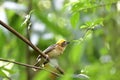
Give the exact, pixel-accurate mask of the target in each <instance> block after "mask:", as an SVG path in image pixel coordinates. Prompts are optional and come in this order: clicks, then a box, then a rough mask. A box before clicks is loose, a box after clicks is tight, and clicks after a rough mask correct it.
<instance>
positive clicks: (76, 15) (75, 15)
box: [70, 12, 80, 28]
mask: <svg viewBox="0 0 120 80" xmlns="http://www.w3.org/2000/svg"><path fill="white" fill-rule="evenodd" d="M79 17H80V13H79V12H75V13H73V14H72V16H71V19H70V21H71V25H72V27H73V28H75V27H76V26H77V23H78V21H79Z"/></svg>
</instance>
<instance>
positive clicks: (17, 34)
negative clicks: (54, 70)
mask: <svg viewBox="0 0 120 80" xmlns="http://www.w3.org/2000/svg"><path fill="white" fill-rule="evenodd" d="M0 24H1V25H2V26H3V27H5V28H6V29H8V30H9V31H10V32H12V33H13V34H14V35H16V36H17V37H18V38H20V39H21V40H22V41H24V42H25V43H26V44H27V45H29V46H30V47H32V48H33V49H34V50H35V51H37V52H38V53H39V54H40V55H41V56H43V57H44V58H47V59H48V60H49V58H48V57H46V56H45V55H44V54H43V53H42V51H41V50H40V49H39V48H38V47H36V46H34V45H33V44H32V43H31V42H30V41H29V40H28V39H26V38H25V37H24V36H22V35H21V34H20V33H18V32H17V31H16V30H14V29H13V28H12V27H11V26H9V25H7V24H5V23H4V22H2V21H1V20H0Z"/></svg>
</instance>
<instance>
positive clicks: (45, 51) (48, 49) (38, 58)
mask: <svg viewBox="0 0 120 80" xmlns="http://www.w3.org/2000/svg"><path fill="white" fill-rule="evenodd" d="M55 46H56V44H53V45H51V46H49V47H48V48H47V49H45V50H44V51H43V53H44V54H47V53H49V52H51V51H52V50H53V49H54V48H55ZM41 57H42V56H41V55H39V56H38V57H37V61H40V59H41Z"/></svg>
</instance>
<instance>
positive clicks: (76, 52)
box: [0, 0, 120, 80]
mask: <svg viewBox="0 0 120 80" xmlns="http://www.w3.org/2000/svg"><path fill="white" fill-rule="evenodd" d="M62 1H63V2H62ZM118 4H119V5H120V2H119V1H116V0H75V1H74V0H30V1H26V0H25V1H24V0H10V1H7V0H5V1H4V0H2V1H0V20H2V21H4V22H6V23H7V24H8V25H10V26H12V27H13V28H14V29H15V30H16V31H17V32H19V33H21V34H22V35H23V36H25V37H27V38H28V39H29V40H30V41H31V42H32V43H33V44H34V45H36V46H38V47H39V48H40V49H41V50H44V49H45V48H47V47H48V46H49V45H51V44H54V43H55V42H56V41H57V40H59V39H61V38H64V39H66V40H68V41H70V42H71V43H70V45H68V46H67V48H66V50H65V51H64V54H63V55H61V56H60V57H58V63H59V65H60V67H61V68H62V69H63V70H64V71H65V75H64V76H62V77H61V76H60V77H57V78H56V77H55V76H53V75H52V76H51V74H50V73H49V72H48V71H45V70H42V71H38V72H35V71H33V70H32V69H28V68H26V67H23V66H20V65H16V64H11V63H7V62H2V61H0V80H1V79H4V80H10V79H12V80H87V79H88V78H87V77H89V80H119V79H120V77H119V74H120V70H119V67H120V65H119V60H120V58H119V57H120V54H119V53H120V49H119V47H120V37H119V35H120V31H119V30H120V27H119V26H120V23H119V19H120V14H119V11H120V10H119V8H120V6H118ZM10 5H14V6H10ZM26 15H27V17H26V19H25V16H26ZM28 23H31V25H30V24H28ZM28 26H29V27H28ZM28 28H29V29H28ZM37 56H38V54H37V52H36V51H34V50H32V49H31V48H29V47H28V46H27V45H26V44H25V43H24V42H23V41H21V40H20V39H19V38H17V37H16V36H15V35H14V34H12V33H10V32H9V31H8V30H6V29H4V28H3V27H2V26H1V25H0V58H4V59H9V60H14V61H17V62H22V63H26V64H31V65H33V64H34V63H35V61H36V57H37ZM47 70H50V71H54V72H56V70H54V68H47ZM79 74H84V75H85V76H87V77H85V78H83V79H82V78H81V77H73V75H75V76H79Z"/></svg>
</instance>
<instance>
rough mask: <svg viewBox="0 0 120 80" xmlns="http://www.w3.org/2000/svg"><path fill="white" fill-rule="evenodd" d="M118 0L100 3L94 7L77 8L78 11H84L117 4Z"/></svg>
mask: <svg viewBox="0 0 120 80" xmlns="http://www.w3.org/2000/svg"><path fill="white" fill-rule="evenodd" d="M117 2H118V1H116V2H112V3H106V4H100V5H96V6H92V7H87V8H83V9H79V10H76V11H84V10H89V9H92V8H98V7H104V6H107V5H111V4H115V3H117Z"/></svg>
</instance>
